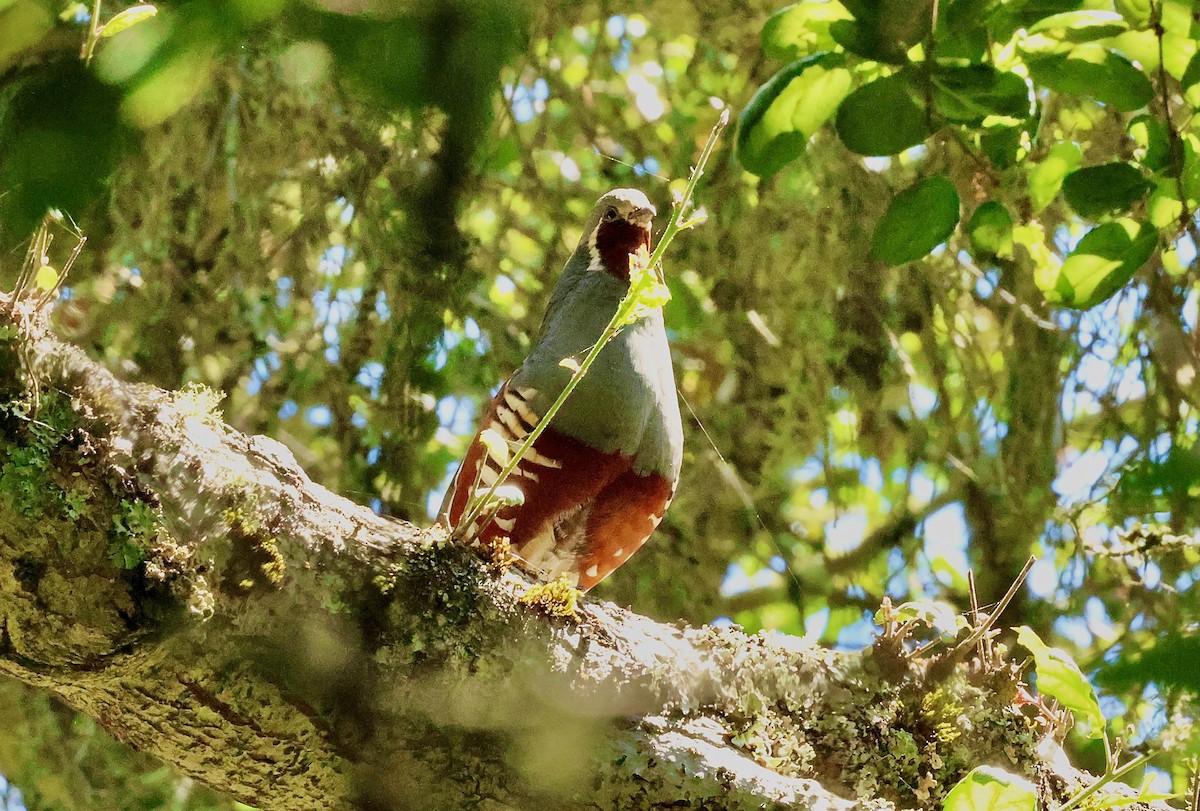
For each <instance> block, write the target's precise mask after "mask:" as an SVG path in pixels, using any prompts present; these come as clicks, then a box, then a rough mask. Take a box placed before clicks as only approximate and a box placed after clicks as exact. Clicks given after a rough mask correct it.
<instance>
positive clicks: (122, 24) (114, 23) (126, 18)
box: [96, 4, 158, 37]
mask: <svg viewBox="0 0 1200 811" xmlns="http://www.w3.org/2000/svg"><path fill="white" fill-rule="evenodd" d="M157 13H158V9H157V8H155V7H154V6H152V5H149V4H146V5H141V6H133V7H132V8H127V9H125V10H124V11H122V12H121V13H119V14H117V15H116V16H115V17H113V18H112V19H111V20H109V21H108V22H107V23H105V24H104V25H102V26H101V27H100V30H99V31H97V32H96V35H97V36H100V37H115V36H116V35H117V34H119V33H121V32H122V31H126V30H128V29H130V28H133V27H134V26H135V25H137V24H138V23H141V22H145V21H146V20H148V19H150V18H151V17H153V16H154V15H155V14H157Z"/></svg>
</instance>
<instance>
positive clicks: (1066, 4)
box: [1008, 0, 1083, 28]
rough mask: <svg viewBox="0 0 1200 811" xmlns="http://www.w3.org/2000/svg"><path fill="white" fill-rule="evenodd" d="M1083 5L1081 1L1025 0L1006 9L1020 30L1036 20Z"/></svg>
mask: <svg viewBox="0 0 1200 811" xmlns="http://www.w3.org/2000/svg"><path fill="white" fill-rule="evenodd" d="M1081 5H1083V0H1025V2H1023V3H1022V2H1020V0H1017V2H1014V3H1013V4H1012V8H1010V9H1008V11H1009V13H1010V14H1012V15H1013V17H1014V19H1015V20H1016V22H1017V24H1018V25H1019V26H1020V27H1021V28H1029V27H1030V26H1032V25H1035V24H1036V23H1037V21H1038V20H1043V19H1045V18H1046V17H1051V16H1054V15H1056V14H1063V13H1065V12H1068V11H1073V10H1075V9H1077V8H1079V7H1080V6H1081Z"/></svg>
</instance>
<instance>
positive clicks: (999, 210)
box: [967, 200, 1013, 256]
mask: <svg viewBox="0 0 1200 811" xmlns="http://www.w3.org/2000/svg"><path fill="white" fill-rule="evenodd" d="M967 234H968V236H970V238H971V246H972V247H973V248H974V249H975V252H976V253H978V254H983V255H988V256H1012V247H1013V218H1012V215H1011V214H1009V213H1008V209H1007V208H1005V207H1004V204H1003V203H998V202H996V201H995V200H988V201H987V202H986V203H984V204H983V205H981V206H979V208H977V209H975V213H974V214H972V215H971V219H970V221H969V222H968V223H967Z"/></svg>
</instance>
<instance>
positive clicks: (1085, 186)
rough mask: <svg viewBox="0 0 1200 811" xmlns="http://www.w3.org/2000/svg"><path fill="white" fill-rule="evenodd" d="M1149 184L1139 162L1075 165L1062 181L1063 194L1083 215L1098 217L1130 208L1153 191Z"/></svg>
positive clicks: (1091, 217)
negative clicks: (1140, 169) (1136, 163)
mask: <svg viewBox="0 0 1200 811" xmlns="http://www.w3.org/2000/svg"><path fill="white" fill-rule="evenodd" d="M1150 188H1151V187H1150V184H1149V183H1148V182H1147V181H1146V177H1145V175H1143V174H1142V173H1141V172H1140V171H1139V170H1138V168H1137V167H1136V166H1133V165H1132V164H1129V163H1123V162H1113V163H1103V164H1100V165H1099V166H1088V167H1086V168H1083V169H1076V170H1075V171H1074V172H1071V174H1069V175H1067V177H1066V179H1065V180H1064V181H1063V196H1064V197H1065V198H1067V203H1069V204H1070V206H1071V208H1073V209H1075V211H1077V212H1078V213H1079V214H1080V216H1083V217H1088V218H1089V219H1097V218H1099V217H1102V216H1104V215H1105V214H1112V213H1114V212H1121V211H1128V210H1129V207H1130V206H1132V205H1133V204H1134V203H1135V202H1136V201H1138V200H1141V199H1142V198H1144V197H1145V196H1146V195H1147V194H1148V193H1149V192H1150Z"/></svg>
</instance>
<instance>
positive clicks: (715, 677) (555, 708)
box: [0, 303, 1087, 811]
mask: <svg viewBox="0 0 1200 811" xmlns="http://www.w3.org/2000/svg"><path fill="white" fill-rule="evenodd" d="M8 311H9V307H8V306H7V304H6V303H0V312H5V313H7V312H8ZM13 312H14V314H13V315H12V317H11V320H10V321H8V322H7V323H4V324H0V328H2V329H3V332H4V334H5V335H6V336H7V337H6V338H5V339H4V340H3V341H2V342H0V672H2V673H4V674H7V675H9V676H12V677H15V678H17V679H20V680H21V681H23V682H26V683H28V684H32V685H36V686H38V687H41V688H44V689H46V690H49V691H51V692H53V693H54V694H56V695H58V696H60V697H62V698H63V699H64V700H66V701H67V702H68V703H69V704H71V705H72V706H74V707H76V708H78V709H79V710H81V711H82V712H84V713H86V714H87V715H89V716H91V717H93V718H95V719H96V720H97V721H98V722H99V723H100V724H102V725H103V726H104V727H106V728H107V729H108V730H109V731H110V732H111V733H112V734H113V735H114V736H116V737H117V738H118V739H121V740H124V741H127V742H129V743H131V744H133V745H134V746H136V747H137V748H139V749H142V750H144V751H147V752H150V753H152V754H154V755H155V756H157V757H159V758H161V759H162V760H164V761H166V762H167V763H170V764H171V765H173V766H174V767H175V768H177V769H178V770H180V771H182V772H183V773H185V774H188V775H191V776H193V777H195V778H197V779H198V780H200V781H202V782H204V783H206V784H208V785H210V786H213V787H214V788H217V789H219V790H221V791H224V792H227V793H228V794H230V795H232V796H234V797H236V798H238V799H241V800H243V801H245V802H248V803H251V804H254V805H256V806H259V807H262V808H280V809H289V811H296V810H299V809H309V808H312V809H318V808H321V809H324V808H372V809H392V808H395V809H401V808H405V809H407V808H461V807H472V808H505V807H515V808H533V807H553V808H621V809H637V808H654V807H662V806H664V805H673V804H680V803H682V804H684V805H688V806H690V807H699V806H703V807H705V808H759V807H762V806H764V805H769V806H771V807H783V808H826V809H850V808H855V807H863V808H866V807H871V808H890V807H895V805H897V804H898V805H900V806H902V807H913V806H914V805H916V806H924V807H936V805H937V803H938V798H939V797H940V796H941V794H942V792H944V791H945V790H946V789H948V788H949V786H951V785H952V784H953V782H954V781H955V780H956V779H957V778H958V776H960V775H961V774H962V773H964V772H965V771H966V770H968V769H969V768H971V767H972V766H974V765H977V764H979V763H982V762H989V763H997V764H1000V765H1002V766H1003V767H1004V768H1007V769H1010V770H1012V771H1015V772H1020V773H1024V774H1026V775H1028V776H1030V777H1033V778H1034V779H1035V780H1036V782H1037V783H1038V785H1039V786H1041V789H1042V791H1043V793H1044V796H1045V797H1046V798H1047V799H1050V798H1060V799H1061V798H1062V797H1063V796H1065V795H1066V794H1069V793H1070V791H1071V788H1072V787H1073V786H1075V785H1078V783H1079V781H1080V779H1081V778H1082V779H1084V780H1086V779H1087V778H1086V776H1081V775H1077V774H1075V773H1073V772H1072V771H1071V770H1069V769H1068V768H1066V767H1063V766H1061V765H1056V763H1057V762H1056V761H1055V760H1054V759H1051V758H1048V757H1047V755H1046V753H1047V752H1049V751H1052V750H1053V747H1052V746H1050V747H1049V748H1047V745H1046V741H1043V740H1041V735H1040V733H1039V728H1038V727H1037V725H1036V724H1035V723H1034V722H1033V721H1032V720H1031V719H1029V718H1027V717H1026V716H1024V715H1022V714H1021V712H1019V711H1018V710H1017V709H1015V708H1014V707H1013V701H1012V699H1013V696H1014V695H1015V682H1014V677H1013V676H1012V674H1011V673H1010V672H1009V671H1007V670H1005V671H1000V672H986V671H980V670H976V671H975V672H974V673H973V674H972V673H969V672H968V668H966V667H963V668H960V669H959V670H958V671H956V672H955V673H954V674H953V675H951V676H950V677H949V678H947V679H946V680H944V681H939V682H936V683H935V682H931V681H930V680H929V679H928V676H927V674H925V673H924V672H923V669H922V667H923V666H922V663H921V662H910V661H908V660H907V659H906V658H905V657H904V656H903V655H902V654H903V650H902V648H900V646H899V643H898V641H897V640H884V641H882V642H881V643H880V644H878V645H876V646H875V648H874V649H872V650H869V651H867V652H866V653H865V654H861V655H860V654H839V653H835V652H831V651H827V650H822V649H819V648H815V647H811V646H808V645H806V644H802V643H801V642H800V641H799V640H796V639H791V638H785V637H766V636H756V637H748V636H746V635H745V634H743V633H742V632H740V631H738V630H736V629H723V630H718V629H713V628H687V627H675V626H669V625H663V624H660V623H656V622H653V621H651V620H649V619H646V618H644V617H640V616H637V615H635V614H632V613H630V612H628V611H625V610H622V609H620V608H618V607H616V606H613V605H611V604H604V603H598V602H595V601H591V600H586V601H584V602H583V603H582V605H581V610H580V614H579V616H577V617H576V618H574V619H571V620H563V621H556V620H555V621H552V620H548V619H546V618H545V617H543V616H541V615H539V614H536V613H534V612H531V611H529V610H527V609H525V608H523V607H522V606H520V605H519V604H518V602H517V595H518V594H519V593H520V592H521V591H522V589H523V585H522V584H521V582H520V581H519V576H518V575H517V574H515V573H512V572H510V573H507V574H505V575H504V576H503V577H500V578H496V577H493V576H492V575H489V574H488V573H487V571H486V569H485V567H484V566H483V565H482V564H481V562H480V561H478V560H477V559H476V558H475V557H474V553H472V552H471V551H469V550H466V549H463V548H460V547H457V546H452V545H448V544H445V543H443V542H442V538H441V537H440V536H439V535H438V534H437V533H436V532H433V531H430V532H422V531H421V530H419V529H418V528H416V527H414V526H412V525H410V524H406V523H400V522H395V521H391V520H388V519H384V518H381V517H378V516H376V515H374V514H373V513H372V512H371V511H370V510H368V509H365V508H363V507H361V506H359V505H356V504H354V503H352V502H350V501H348V500H346V499H344V498H341V497H338V496H336V495H334V494H332V493H330V492H329V491H327V490H325V489H324V488H322V487H320V486H318V485H316V484H314V483H313V482H311V481H310V480H309V479H308V478H307V476H305V474H304V472H303V471H302V470H300V468H299V467H298V465H297V464H296V462H295V460H294V459H293V458H292V456H291V454H290V453H289V452H288V451H287V450H286V449H285V448H284V447H283V446H282V445H280V444H279V443H277V442H274V441H273V440H270V439H266V438H263V437H250V436H245V435H242V434H240V433H238V432H236V431H233V430H231V429H230V428H228V427H227V426H225V425H224V424H223V423H222V422H221V421H220V420H219V419H218V418H217V417H216V415H215V411H214V409H215V405H216V403H215V402H214V400H213V398H212V397H211V396H210V395H208V394H207V393H206V392H205V391H203V390H187V391H184V392H180V393H170V392H165V391H162V390H158V389H153V388H150V387H146V386H139V385H130V384H125V383H122V382H120V381H118V380H117V379H116V378H114V377H113V376H112V375H111V374H110V373H108V372H107V371H105V370H103V369H102V368H101V367H99V366H97V365H96V364H94V363H93V362H91V361H90V360H88V359H87V358H86V357H85V356H84V354H83V353H82V352H80V351H79V350H77V349H75V348H74V347H71V346H69V345H66V344H63V343H61V342H59V341H57V340H56V339H54V338H53V337H51V336H50V335H49V333H48V331H47V329H46V326H45V323H44V317H43V316H42V315H41V314H39V313H36V312H33V311H32V309H31V307H26V306H18V307H16V308H15V309H14V310H13ZM30 375H32V376H33V377H36V379H37V380H38V381H39V383H40V385H39V386H38V390H39V391H40V396H39V398H38V402H37V405H36V411H35V408H34V403H33V398H32V396H31V395H30V393H29V392H30V391H31V388H30V384H29V380H30ZM964 729H970V730H971V732H970V734H969V735H963V733H962V731H963V730H964ZM856 796H857V797H859V798H869V799H850V798H854V797H856Z"/></svg>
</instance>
